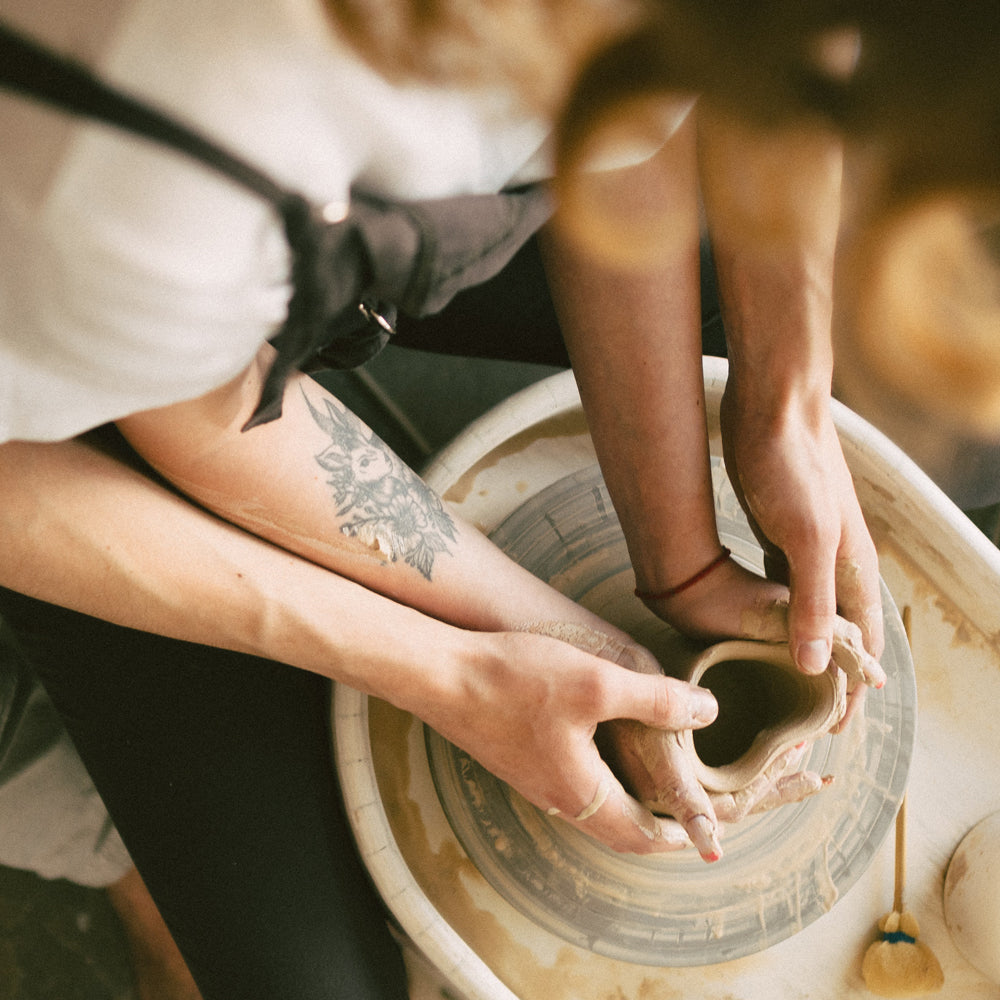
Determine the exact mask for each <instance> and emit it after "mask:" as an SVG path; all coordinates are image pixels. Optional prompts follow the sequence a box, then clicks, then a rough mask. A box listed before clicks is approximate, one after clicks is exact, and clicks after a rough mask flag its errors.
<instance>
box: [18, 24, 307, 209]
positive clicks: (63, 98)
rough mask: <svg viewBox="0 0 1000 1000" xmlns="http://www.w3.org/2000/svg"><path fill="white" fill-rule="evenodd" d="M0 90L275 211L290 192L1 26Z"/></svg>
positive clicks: (81, 68) (71, 62)
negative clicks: (194, 166)
mask: <svg viewBox="0 0 1000 1000" xmlns="http://www.w3.org/2000/svg"><path fill="white" fill-rule="evenodd" d="M0 87H5V88H6V89H8V90H13V91H16V92H18V93H20V94H23V95H24V96H27V97H34V98H36V99H37V100H39V101H42V102H44V103H45V104H49V105H52V106H53V107H57V108H61V109H62V110H63V111H68V112H69V113H70V114H74V115H79V116H80V117H83V118H90V119H93V120H95V121H99V122H104V123H105V124H107V125H113V126H114V127H116V128H120V129H124V130H125V131H127V132H131V133H132V134H134V135H138V136H141V137H143V138H145V139H150V140H152V141H153V142H157V143H160V144H163V145H166V146H170V147H171V148H173V149H176V150H177V151H178V152H181V153H184V154H186V155H187V156H189V157H191V158H193V159H195V160H198V161H200V162H201V163H204V164H205V165H206V166H209V167H211V168H212V169H213V170H216V171H218V172H220V173H223V174H225V175H226V176H227V177H229V178H231V179H232V180H234V181H235V182H236V183H237V184H240V185H242V186H243V187H245V188H249V189H250V190H251V191H254V192H255V193H256V194H258V195H260V197H262V198H264V199H266V200H267V201H270V202H271V203H272V204H274V205H276V206H280V205H281V203H282V202H283V201H284V200H285V199H286V198H287V197H288V196H289V195H290V194H291V193H292V192H290V191H289V190H287V189H286V188H284V187H283V186H282V185H280V184H278V183H277V182H276V181H275V180H274V179H273V178H271V177H270V176H268V175H267V174H265V173H264V172H263V171H262V170H259V169H258V168H257V167H255V166H253V164H251V163H248V162H247V161H246V160H243V159H241V158H240V157H239V156H236V155H235V154H234V153H231V152H230V151H229V150H227V149H224V148H223V147H222V146H220V145H218V144H217V143H214V142H212V141H211V140H210V139H208V138H206V137H205V136H203V135H202V134H201V133H199V132H196V131H195V130H194V129H192V128H189V127H187V126H186V125H182V124H181V123H180V122H178V121H176V120H175V119H173V118H171V117H169V116H168V115H165V114H164V113H163V112H161V111H158V110H156V108H153V107H151V106H150V105H148V104H145V103H144V102H142V101H140V100H137V99H136V98H134V97H131V96H130V95H128V94H126V93H123V92H122V91H120V90H116V89H115V88H114V87H111V86H109V85H108V84H106V83H104V82H103V81H102V80H100V79H99V78H98V77H97V76H95V75H94V74H93V73H92V72H91V71H90V70H89V69H88V68H87V67H86V66H84V65H83V64H82V63H79V62H76V61H74V60H72V59H69V58H67V57H64V56H60V55H57V54H56V53H54V52H51V51H50V50H48V49H46V48H44V47H43V46H42V45H40V44H38V43H37V42H36V41H34V40H32V39H30V38H28V37H26V36H25V35H21V34H18V33H17V32H15V31H14V30H12V29H11V28H10V27H9V26H7V25H5V24H3V23H2V22H0Z"/></svg>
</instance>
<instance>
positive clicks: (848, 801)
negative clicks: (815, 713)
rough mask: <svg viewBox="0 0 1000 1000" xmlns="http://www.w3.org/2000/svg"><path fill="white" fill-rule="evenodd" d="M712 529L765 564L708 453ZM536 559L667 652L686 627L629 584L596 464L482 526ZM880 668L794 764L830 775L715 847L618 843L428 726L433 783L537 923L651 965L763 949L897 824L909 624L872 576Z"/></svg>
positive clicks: (907, 741) (465, 834) (905, 740)
mask: <svg viewBox="0 0 1000 1000" xmlns="http://www.w3.org/2000/svg"><path fill="white" fill-rule="evenodd" d="M713 476H714V479H715V490H716V507H717V512H718V523H719V531H720V536H721V538H722V541H723V543H724V544H725V545H727V546H729V547H730V548H731V549H732V551H733V555H734V557H735V558H737V559H739V560H740V561H741V562H742V563H743V564H744V565H747V566H749V567H751V568H754V569H756V570H757V571H758V572H759V571H760V566H761V552H760V549H759V547H758V545H757V543H756V541H755V539H754V537H753V535H752V533H751V531H750V529H749V526H748V525H747V523H746V520H745V518H744V517H743V514H742V511H741V510H740V508H739V504H738V502H737V500H736V497H735V494H734V493H733V491H732V488H731V487H730V486H729V483H728V480H727V479H726V477H725V473H724V471H723V470H722V468H721V465H720V463H718V461H716V462H715V465H714V468H713ZM491 538H492V539H493V540H494V541H495V542H496V543H497V544H498V545H499V546H500V547H501V548H502V549H504V551H506V552H507V553H508V555H510V556H511V557H512V558H513V559H515V560H516V561H517V562H519V563H520V564H521V565H523V566H525V567H526V568H527V569H529V570H531V571H532V572H533V573H534V574H535V575H537V576H539V577H541V578H542V579H545V580H547V581H549V582H550V583H551V584H552V585H553V586H555V587H556V588H557V589H559V590H560V591H562V592H563V593H565V594H567V595H569V596H570V597H572V598H574V599H575V600H577V601H579V602H580V603H581V604H583V605H585V606H587V607H588V608H590V609H591V610H593V611H594V612H596V613H597V614H599V615H601V616H602V617H603V618H604V619H605V620H608V621H611V622H614V623H615V624H616V625H618V626H619V627H621V628H623V629H625V630H626V631H627V632H629V633H630V634H632V635H633V636H634V637H635V638H636V639H637V640H638V641H640V642H642V643H644V644H645V645H647V646H649V647H650V648H652V649H653V650H654V651H655V652H657V654H658V655H659V656H660V657H661V660H663V661H664V662H668V661H669V656H670V649H671V648H672V644H676V643H683V640H681V639H680V638H679V637H678V636H677V635H676V634H675V633H673V632H672V631H671V630H670V629H669V627H668V626H666V625H664V623H662V622H661V621H659V619H657V618H655V616H653V615H652V614H651V613H650V612H648V611H647V610H646V609H645V607H644V606H642V604H641V602H639V601H638V600H636V599H635V598H634V597H633V595H632V587H633V586H634V579H633V575H632V571H631V565H630V562H629V559H628V553H627V551H626V548H625V542H624V539H623V537H622V534H621V528H620V526H619V523H618V519H617V517H616V515H615V513H614V509H613V507H612V505H611V501H610V498H609V497H608V494H607V490H606V488H605V486H604V482H603V479H602V477H601V474H600V470H599V469H598V468H596V467H593V468H588V469H584V470H582V471H581V472H578V473H576V474H574V475H571V476H567V477H566V478H565V479H562V480H560V481H559V482H557V483H555V484H553V485H552V486H550V487H549V488H548V489H545V490H543V491H542V492H541V493H539V494H538V495H536V496H535V497H533V498H532V499H531V500H529V501H527V502H526V503H525V504H524V505H523V506H522V507H520V508H518V509H517V510H515V511H514V512H513V513H512V514H511V515H510V516H509V517H508V518H507V519H506V520H505V521H503V522H502V523H501V524H500V525H499V526H498V527H497V528H496V529H495V530H494V531H493V533H492V534H491ZM882 589H883V601H884V604H885V626H886V651H885V655H884V657H883V660H882V665H883V667H884V668H885V671H886V674H887V675H888V678H889V680H888V683H887V684H886V686H885V688H884V689H883V690H882V691H871V692H869V694H868V697H867V700H866V704H865V711H864V713H863V714H862V715H859V716H858V717H857V718H856V719H855V720H854V721H853V722H852V723H851V725H850V726H849V727H848V729H847V731H846V732H844V733H842V734H840V735H838V736H836V737H829V736H828V737H825V738H823V739H822V740H819V741H817V742H816V743H815V744H814V746H813V748H812V751H811V753H810V755H809V756H808V757H807V759H806V761H805V762H804V764H803V767H805V768H808V769H810V770H813V771H817V772H818V773H820V774H824V775H826V774H832V775H833V776H834V778H835V781H834V783H833V785H831V786H830V787H829V788H826V789H824V790H823V791H822V792H821V793H820V794H819V795H817V796H815V797H813V798H811V799H808V800H806V801H805V802H802V803H797V804H794V805H787V806H783V807H782V808H780V809H776V810H772V811H770V812H766V813H762V814H760V815H758V816H752V817H749V818H747V819H745V820H743V821H742V822H740V823H738V824H734V825H732V826H730V827H728V829H727V830H726V831H725V834H724V839H723V848H724V851H725V856H724V858H723V859H722V860H721V861H720V862H718V863H716V864H714V865H706V864H705V863H704V862H702V861H701V860H700V859H699V857H698V855H697V853H696V852H695V851H694V850H686V851H682V852H678V853H674V854H667V855H657V856H650V857H641V856H636V855H621V854H617V853H615V852H613V851H611V850H610V849H608V848H605V847H603V846H602V845H600V844H598V843H596V842H594V841H592V840H590V839H589V838H588V837H586V836H584V835H583V834H581V833H579V832H578V831H577V830H575V829H574V828H573V827H571V826H569V825H568V824H566V823H564V822H562V821H561V820H559V819H558V818H554V817H550V816H547V815H546V814H545V813H544V812H542V811H541V810H539V809H536V808H534V807H533V806H531V805H530V804H528V803H527V802H526V801H525V800H524V799H523V798H521V796H519V795H518V794H517V793H516V792H514V791H513V790H512V789H511V788H510V787H508V786H507V785H506V784H504V783H503V782H501V781H499V780H498V779H496V778H495V777H493V776H492V775H491V774H490V773H489V772H487V771H486V770H484V769H483V768H482V767H480V766H479V764H477V763H476V762H475V761H474V760H472V759H471V758H470V757H469V756H468V755H467V754H465V753H463V752H462V751H460V750H458V749H457V748H455V747H453V746H452V745H451V744H449V743H447V742H446V741H445V740H443V739H442V738H441V737H439V736H438V735H437V734H436V733H434V732H433V731H431V730H429V729H428V730H426V741H427V753H428V760H429V763H430V768H431V772H432V775H433V778H434V783H435V786H436V790H437V794H438V797H439V799H440V801H441V805H442V807H443V809H444V812H445V814H446V816H447V818H448V821H449V823H450V824H451V827H452V829H453V831H454V833H455V836H456V837H457V838H458V840H459V842H460V843H461V845H462V847H463V848H464V849H465V851H466V852H467V854H468V855H469V857H470V858H471V859H472V861H473V862H474V864H475V865H476V867H477V868H478V869H479V870H480V872H481V873H482V875H483V876H484V878H485V879H486V881H487V882H489V884H490V885H491V886H492V887H493V889H495V890H496V892H498V893H499V894H500V895H501V896H503V897H504V898H505V899H506V900H507V902H508V903H510V904H511V905H512V906H514V907H516V908H517V909H518V910H520V911H521V912H522V913H523V914H525V915H526V916H527V917H529V918H530V919H531V920H533V921H534V922H535V923H537V924H538V925H540V926H541V927H544V928H545V929H547V930H548V931H550V932H552V933H553V934H556V935H558V936H559V937H560V938H562V939H563V940H565V941H568V942H570V943H571V944H574V945H577V946H580V947H583V948H587V949H589V950H591V951H592V952H595V953H597V954H599V955H604V956H607V957H610V958H615V959H620V960H624V961H629V962H635V963H639V964H643V965H651V966H689V965H709V964H713V963H717V962H723V961H728V960H731V959H735V958H739V957H741V956H744V955H747V954H751V953H754V952H758V951H761V950H763V949H765V948H768V947H770V946H771V945H774V944H776V943H777V942H779V941H781V940H783V939H785V938H787V937H789V936H790V935H792V934H795V933H796V932H797V931H799V930H801V929H802V928H804V927H806V926H807V925H808V924H810V923H811V922H812V921H814V920H816V919H817V918H818V917H820V916H822V915H823V914H824V913H826V912H827V911H828V910H830V908H831V907H832V906H833V905H834V904H835V903H836V901H837V899H838V898H839V897H841V896H843V894H844V893H846V892H847V891H848V889H850V887H851V886H852V885H853V884H854V883H855V882H856V881H857V880H858V878H859V877H860V876H861V874H862V873H863V872H864V870H865V869H866V868H867V867H868V865H869V863H870V862H871V860H872V858H873V857H874V856H875V854H876V852H877V851H878V849H879V847H880V845H881V844H882V842H883V840H884V839H885V837H886V835H887V833H888V832H889V830H890V829H891V828H892V825H893V820H894V817H895V814H896V810H897V808H898V806H899V803H900V801H901V800H902V796H903V792H904V790H905V786H906V778H907V772H908V768H909V764H910V757H911V753H912V749H913V743H914V736H915V723H916V685H915V679H914V675H913V665H912V661H911V659H910V655H909V648H908V645H907V642H906V637H905V633H904V632H903V628H902V624H901V622H900V619H899V615H898V613H897V611H896V608H895V606H894V604H893V602H892V599H891V598H890V596H889V593H888V591H887V590H886V588H885V587H884V586H883V588H882Z"/></svg>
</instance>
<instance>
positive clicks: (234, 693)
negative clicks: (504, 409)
mask: <svg viewBox="0 0 1000 1000" xmlns="http://www.w3.org/2000/svg"><path fill="white" fill-rule="evenodd" d="M705 270H706V277H707V279H708V281H709V282H710V281H711V272H710V270H708V269H705ZM705 299H706V317H705V318H706V333H707V338H708V343H707V344H706V348H707V349H708V350H712V349H713V347H717V346H718V345H719V344H721V343H722V341H721V324H720V323H719V321H718V315H717V311H715V310H713V306H712V296H711V288H710V286H706V296H705ZM473 332H474V337H473V336H470V334H472V333H473ZM398 340H399V343H401V344H404V345H405V346H409V347H416V348H421V349H428V350H436V351H442V352H445V353H451V354H468V355H473V356H481V357H482V356H485V357H500V358H516V359H520V360H528V361H537V362H545V363H548V364H557V365H560V364H562V365H565V364H567V363H568V361H567V359H566V352H565V348H564V347H563V344H562V339H561V336H560V334H559V328H558V322H557V320H556V317H555V312H554V310H553V307H552V303H551V301H550V299H549V295H548V289H547V286H546V284H545V279H544V274H543V273H542V269H541V264H540V257H539V253H538V249H537V247H536V246H535V245H534V243H533V242H532V243H529V244H528V245H527V246H526V247H525V248H524V249H523V250H522V251H521V253H520V254H519V255H518V256H517V257H516V258H515V259H514V261H513V262H512V263H511V265H510V266H509V267H508V268H507V270H506V271H505V272H504V273H503V274H501V275H500V276H499V277H498V278H496V279H494V280H493V281H491V282H489V283H487V284H486V285H484V286H482V287H480V288H477V289H472V290H469V291H467V292H464V293H462V294H461V295H459V296H458V297H457V298H456V299H455V300H454V301H453V303H452V304H451V306H449V308H448V309H446V310H445V311H444V312H443V313H442V314H440V315H439V316H437V317H433V318H431V319H428V320H423V321H407V320H404V321H403V322H402V323H401V326H400V331H399V334H398ZM0 614H2V615H3V617H4V618H5V619H6V620H7V621H8V623H9V625H10V626H11V628H12V629H13V630H14V632H15V634H16V636H17V638H18V640H19V642H20V644H21V646H22V647H23V649H24V651H25V654H26V655H27V656H28V658H29V660H30V662H31V663H32V664H33V666H34V668H35V669H36V671H37V672H38V674H39V676H40V677H41V678H42V680H43V682H44V684H45V686H46V688H47V689H48V691H49V694H50V696H51V698H52V700H53V702H54V704H55V705H56V707H57V709H58V710H59V712H60V713H61V715H62V716H63V719H64V721H65V723H66V726H67V728H68V730H69V732H70V734H71V736H72V737H73V739H74V741H75V743H76V745H77V748H78V750H79V752H80V755H81V757H82V758H83V761H84V763H85V764H86V766H87V768H88V770H89V771H90V773H91V776H92V778H93V780H94V783H95V785H96V786H97V788H98V790H99V791H100V793H101V795H102V797H103V798H104V800H105V802H106V804H107V806H108V810H109V812H110V813H111V816H112V817H113V819H114V821H115V823H116V825H117V826H118V828H119V831H120V833H121V835H122V838H123V839H124V841H125V843H126V844H127V846H128V848H129V850H130V852H131V853H132V856H133V858H134V859H135V861H136V864H137V866H138V868H139V870H140V871H141V873H142V875H143V878H144V879H145V880H146V882H147V884H148V886H149V888H150V891H151V892H152V894H153V897H154V898H155V899H156V901H157V904H158V905H159V906H160V908H161V910H162V912H163V914H164V917H165V919H166V920H167V923H168V925H169V926H170V928H171V930H172V932H173V934H174V936H175V938H176V940H177V942H178V944H179V946H180V948H181V950H182V952H183V953H184V955H185V957H186V959H187V961H188V963H189V965H190V967H191V969H192V972H193V973H194V975H195V977H196V980H197V982H198V984H199V986H200V988H201V990H202V992H203V994H204V997H205V1000H265V998H266V1000H292V998H294V1000H332V998H342V1000H348V998H349V1000H376V998H378V1000H398V998H403V997H405V996H406V983H405V975H404V970H403V966H402V961H401V957H400V954H399V951H398V949H397V947H396V945H395V943H394V941H393V940H392V938H391V936H390V934H389V933H388V931H387V927H386V914H385V912H384V910H383V908H382V905H381V902H380V900H379V899H378V898H377V895H376V893H375V892H374V890H373V889H372V888H371V886H370V884H369V882H368V879H367V873H366V872H365V870H364V867H363V865H362V863H361V862H360V860H359V858H358V856H357V854H356V851H355V848H354V843H353V840H352V837H351V834H350V831H349V829H348V826H347V822H346V818H345V816H344V814H343V811H342V808H341V804H340V793H339V789H338V786H337V782H336V777H335V773H334V770H333V767H332V763H331V759H330V733H329V723H328V705H329V684H328V682H326V681H325V680H323V679H322V678H320V677H317V676H315V675H312V674H309V673H307V672H304V671H300V670H296V669H294V668H291V667H288V666H286V665H282V664H278V663H272V662H269V661H266V660H261V659H257V658H254V657H249V656H245V655H241V654H237V653H230V652H226V651H223V650H218V649H213V648H208V647H202V646H197V645H192V644H190V643H185V642H179V641H176V640H172V639H165V638H162V637H159V636H155V635H149V634H146V633H142V632H137V631H134V630H131V629H126V628H121V627H118V626H115V625H111V624H109V623H107V622H104V621H100V620H98V619H95V618H91V617H88V616H86V615H81V614H77V613H75V612H72V611H68V610H65V609H63V608H59V607H55V606H53V605H49V604H44V603H42V602H40V601H36V600H32V599H30V598H27V597H24V596H23V595H19V594H15V593H12V592H10V591H4V592H0Z"/></svg>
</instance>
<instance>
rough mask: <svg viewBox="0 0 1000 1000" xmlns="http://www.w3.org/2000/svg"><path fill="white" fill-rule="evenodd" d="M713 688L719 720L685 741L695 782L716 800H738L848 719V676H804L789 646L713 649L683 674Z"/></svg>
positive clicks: (739, 644) (737, 644)
mask: <svg viewBox="0 0 1000 1000" xmlns="http://www.w3.org/2000/svg"><path fill="white" fill-rule="evenodd" d="M681 676H682V678H683V679H684V680H687V681H690V682H691V683H692V684H698V685H699V686H701V687H706V688H708V689H709V690H710V691H711V692H712V693H713V694H714V695H715V698H716V701H718V703H719V715H718V718H717V719H716V720H715V722H713V723H712V724H711V725H710V726H707V727H706V728H704V729H701V730H696V731H692V730H685V731H683V732H681V733H680V734H679V737H678V741H679V743H680V746H681V749H682V750H683V751H684V752H685V753H687V754H688V755H689V758H690V760H691V762H692V764H693V767H694V770H695V774H696V776H697V778H698V780H699V781H700V782H701V783H702V785H703V786H704V787H705V788H706V789H707V790H708V791H710V792H736V791H739V790H740V789H743V788H745V787H746V786H747V785H749V784H750V783H751V782H752V781H753V780H754V779H756V778H757V777H758V776H759V775H761V774H762V773H763V772H764V771H765V770H766V769H767V767H768V766H769V765H770V764H771V763H773V762H774V761H775V760H776V759H777V758H778V757H779V756H780V755H782V754H783V753H785V752H786V751H788V750H790V749H791V748H793V747H795V746H798V745H799V744H800V743H803V742H811V741H813V740H816V739H818V738H819V737H821V736H824V735H825V734H826V733H828V732H829V731H830V730H831V729H832V728H833V727H834V726H836V724H837V723H838V722H839V721H840V720H841V719H842V718H843V715H844V711H845V709H846V704H847V693H846V680H845V676H844V673H843V672H842V671H841V670H838V669H837V668H836V667H833V666H831V667H830V668H829V669H828V670H825V671H824V672H823V673H821V674H816V675H810V674H804V673H802V672H801V671H800V670H798V668H797V667H796V666H795V664H794V663H793V662H792V656H791V653H790V652H789V649H788V645H787V644H786V643H766V642H752V641H749V640H733V641H729V642H720V643H717V644H716V645H714V646H710V647H709V648H708V649H706V650H705V651H704V652H703V653H701V654H700V655H698V656H697V657H695V659H694V660H693V661H692V662H691V664H690V666H688V668H687V669H686V670H685V671H683V673H682V674H681Z"/></svg>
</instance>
